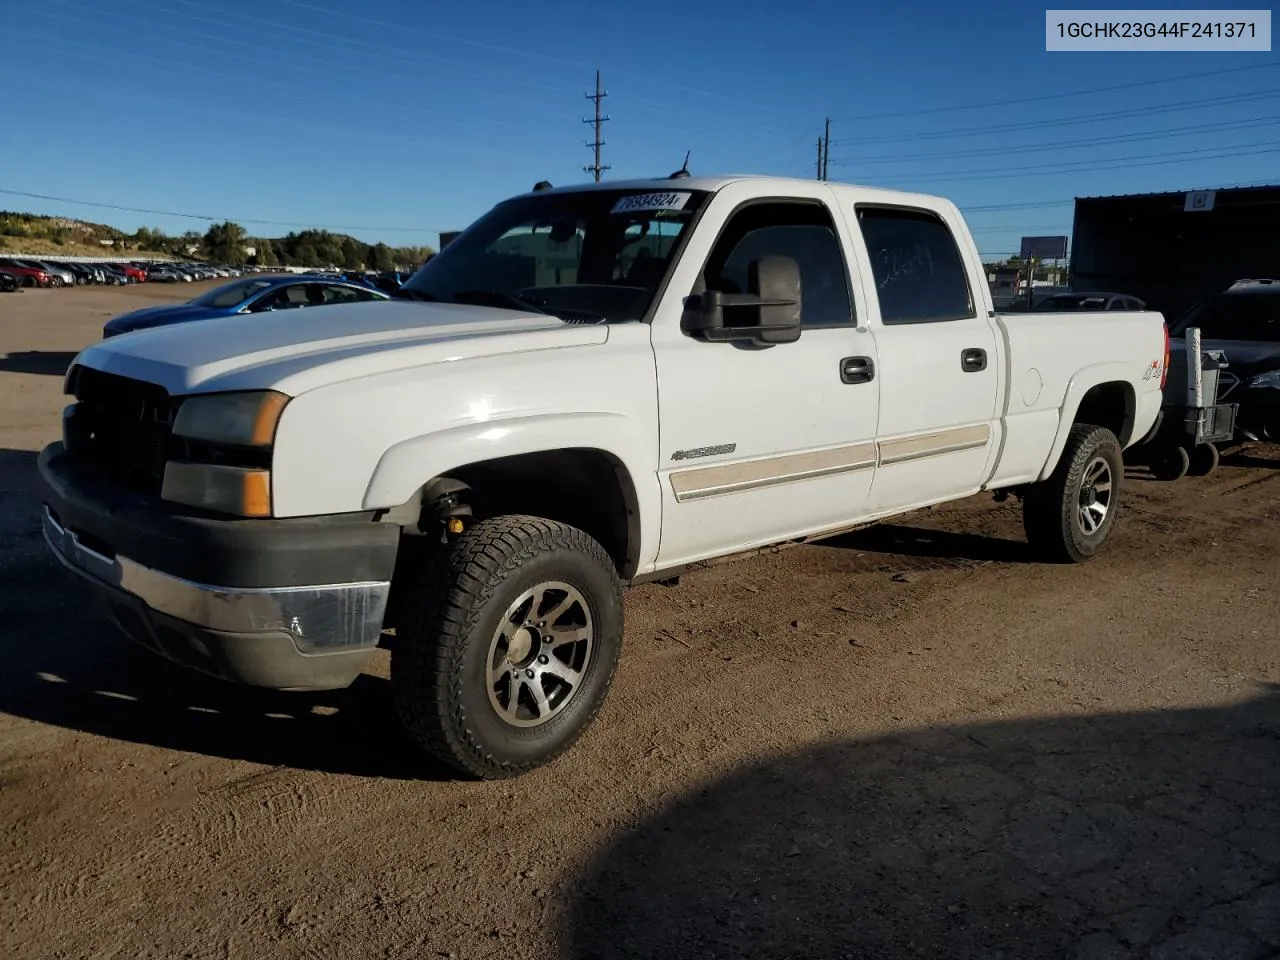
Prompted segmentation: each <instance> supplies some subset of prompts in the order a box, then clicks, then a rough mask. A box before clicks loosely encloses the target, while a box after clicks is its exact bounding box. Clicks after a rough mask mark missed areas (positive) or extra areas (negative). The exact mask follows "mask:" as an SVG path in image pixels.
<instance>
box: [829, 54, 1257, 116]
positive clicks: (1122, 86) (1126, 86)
mask: <svg viewBox="0 0 1280 960" xmlns="http://www.w3.org/2000/svg"><path fill="white" fill-rule="evenodd" d="M1277 66H1280V63H1275V62H1268V63H1255V64H1250V65H1249V66H1246V67H1227V68H1225V69H1222V70H1205V71H1202V72H1200V73H1184V74H1179V75H1178V76H1176V77H1160V78H1156V79H1152V80H1135V81H1133V82H1131V83H1116V84H1110V85H1108V86H1105V87H1089V88H1088V89H1085V90H1070V91H1067V92H1064V93H1042V94H1038V95H1036V96H1032V97H1015V98H1013V99H1009V100H988V101H987V102H985V103H967V104H960V105H957V106H952V107H930V108H928V109H925V110H911V111H909V112H910V113H911V115H912V116H922V115H925V114H937V113H957V112H960V111H963V110H983V109H986V108H988V107H1008V106H1013V105H1015V104H1020V103H1040V102H1043V101H1045V100H1065V99H1068V98H1070V97H1084V96H1088V95H1089V94H1094V93H1111V92H1113V91H1115V90H1133V89H1136V88H1138V87H1153V86H1157V85H1159V84H1162V83H1176V82H1178V81H1180V80H1196V79H1199V78H1201V77H1215V76H1220V75H1222V74H1227V73H1244V72H1245V71H1247V70H1267V69H1272V68H1275V67H1277ZM903 113H904V111H902V110H895V111H893V112H892V113H866V114H863V115H861V116H857V117H840V118H839V119H840V121H841V122H842V123H843V122H853V121H862V120H890V119H897V118H898V117H901V116H902V115H903Z"/></svg>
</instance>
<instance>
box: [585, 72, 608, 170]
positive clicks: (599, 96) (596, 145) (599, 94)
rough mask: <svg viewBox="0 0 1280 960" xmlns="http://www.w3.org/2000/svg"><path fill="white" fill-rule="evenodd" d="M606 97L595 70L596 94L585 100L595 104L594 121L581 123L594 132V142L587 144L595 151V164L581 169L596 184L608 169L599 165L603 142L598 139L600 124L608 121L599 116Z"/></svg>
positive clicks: (589, 120) (590, 94) (588, 120)
mask: <svg viewBox="0 0 1280 960" xmlns="http://www.w3.org/2000/svg"><path fill="white" fill-rule="evenodd" d="M607 96H609V94H607V93H605V92H604V88H603V87H601V86H600V70H599V69H597V70H596V92H595V93H588V94H586V98H587V99H588V100H594V101H595V104H596V115H595V119H594V120H592V119H587V120H583V121H582V122H583V123H590V124H592V125H593V128H594V130H595V135H596V137H595V140H593V141H591V142H590V143H588V144H587V146H588V147H591V148H592V149H593V150H594V151H595V162H594V163H593V164H591V166H589V167H583V168H582V169H583V170H585V171H586V172H587V173H589V174H592V175H593V176H594V177H595V180H596V183H599V182H600V174H601V173H603V172H604V171H605V170H608V169H609V167H608V165H603V166H602V165H601V163H600V148H601V147H603V146H604V141H603V140H601V139H600V124H602V123H604V122H605V121H606V120H608V119H609V118H608V117H602V116H601V115H600V104H601V102H602V101H603V100H604V98H605V97H607Z"/></svg>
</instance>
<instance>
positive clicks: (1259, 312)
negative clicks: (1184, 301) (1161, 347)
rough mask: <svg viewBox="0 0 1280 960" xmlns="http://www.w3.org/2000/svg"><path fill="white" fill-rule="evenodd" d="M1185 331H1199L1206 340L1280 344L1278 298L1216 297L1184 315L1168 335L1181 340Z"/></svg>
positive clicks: (1274, 295)
mask: <svg viewBox="0 0 1280 960" xmlns="http://www.w3.org/2000/svg"><path fill="white" fill-rule="evenodd" d="M1187 327H1199V328H1200V336H1201V337H1202V338H1203V339H1205V340H1262V341H1266V342H1268V343H1276V342H1280V295H1276V294H1244V295H1238V294H1237V295H1234V296H1233V295H1230V294H1228V295H1225V296H1220V297H1216V298H1214V299H1213V300H1210V301H1209V302H1208V303H1205V304H1200V305H1198V306H1196V307H1193V308H1192V309H1191V310H1190V311H1188V312H1187V313H1186V314H1184V315H1183V317H1182V318H1181V319H1180V320H1179V321H1178V322H1177V323H1176V324H1175V325H1174V327H1173V329H1172V330H1171V331H1170V333H1171V334H1172V335H1173V336H1175V337H1180V336H1182V335H1183V334H1184V333H1185V332H1186V329H1187Z"/></svg>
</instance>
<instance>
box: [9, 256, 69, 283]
mask: <svg viewBox="0 0 1280 960" xmlns="http://www.w3.org/2000/svg"><path fill="white" fill-rule="evenodd" d="M20 262H21V263H23V264H24V265H26V266H28V267H34V268H35V269H37V270H43V271H44V272H45V273H47V274H48V275H49V286H51V287H74V286H75V284H76V275H75V274H74V273H72V272H71V271H70V270H68V269H67V268H66V267H59V266H56V265H55V264H52V263H50V262H49V261H47V260H31V259H25V260H22V261H20Z"/></svg>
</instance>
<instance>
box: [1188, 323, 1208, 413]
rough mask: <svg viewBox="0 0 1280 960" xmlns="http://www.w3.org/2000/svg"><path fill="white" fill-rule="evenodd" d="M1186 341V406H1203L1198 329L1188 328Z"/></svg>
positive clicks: (1202, 378) (1202, 380) (1202, 379)
mask: <svg viewBox="0 0 1280 960" xmlns="http://www.w3.org/2000/svg"><path fill="white" fill-rule="evenodd" d="M1186 341H1187V352H1186V358H1187V406H1189V407H1196V408H1199V407H1203V406H1204V377H1203V376H1202V373H1201V370H1200V328H1199V327H1188V328H1187V333H1186Z"/></svg>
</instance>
